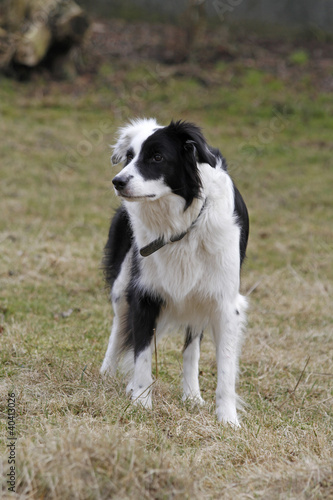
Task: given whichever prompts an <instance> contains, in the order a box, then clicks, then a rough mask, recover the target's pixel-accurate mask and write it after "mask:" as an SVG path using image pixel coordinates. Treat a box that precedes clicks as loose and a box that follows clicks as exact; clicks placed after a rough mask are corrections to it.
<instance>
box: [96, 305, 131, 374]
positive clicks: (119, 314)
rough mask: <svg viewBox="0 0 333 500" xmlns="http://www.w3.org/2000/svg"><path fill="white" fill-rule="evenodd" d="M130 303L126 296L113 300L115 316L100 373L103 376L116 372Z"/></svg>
mask: <svg viewBox="0 0 333 500" xmlns="http://www.w3.org/2000/svg"><path fill="white" fill-rule="evenodd" d="M127 310H128V304H127V301H126V299H125V297H121V298H117V300H114V301H113V311H114V318H113V324H112V328H111V334H110V338H109V343H108V347H107V350H106V353H105V356H104V360H103V364H102V367H101V369H100V373H101V375H103V376H110V377H113V376H115V374H116V371H117V366H118V361H119V356H120V354H121V351H122V348H123V335H122V333H123V328H124V324H123V323H124V322H125V320H124V318H125V317H126V314H127Z"/></svg>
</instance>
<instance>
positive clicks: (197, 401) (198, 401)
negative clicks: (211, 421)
mask: <svg viewBox="0 0 333 500" xmlns="http://www.w3.org/2000/svg"><path fill="white" fill-rule="evenodd" d="M182 400H183V401H184V402H185V401H188V402H189V403H191V404H192V405H193V406H204V405H205V404H206V401H205V400H204V399H202V397H201V396H200V394H196V395H193V394H184V395H183V397H182Z"/></svg>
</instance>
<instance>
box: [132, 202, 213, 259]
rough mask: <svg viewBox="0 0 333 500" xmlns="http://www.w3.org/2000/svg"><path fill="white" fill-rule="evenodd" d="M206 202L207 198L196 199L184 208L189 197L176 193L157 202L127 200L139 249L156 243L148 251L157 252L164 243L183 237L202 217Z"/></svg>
mask: <svg viewBox="0 0 333 500" xmlns="http://www.w3.org/2000/svg"><path fill="white" fill-rule="evenodd" d="M205 204H206V199H202V198H195V199H194V200H193V202H192V203H191V205H190V206H189V207H188V208H187V209H186V210H185V211H184V206H185V200H183V198H181V197H179V196H175V195H170V196H164V197H162V198H160V199H159V200H155V201H144V202H138V203H137V202H134V203H133V202H130V203H128V202H127V203H126V207H127V210H128V212H129V213H130V217H131V220H132V227H133V230H134V232H135V235H136V240H137V243H138V245H139V248H140V249H141V248H143V247H147V246H148V247H149V245H151V244H152V247H151V248H148V250H147V252H150V250H153V251H156V250H157V249H158V248H161V247H162V246H164V243H169V242H176V241H179V240H180V239H182V238H183V237H184V236H185V235H186V234H187V232H188V231H189V230H190V228H191V227H192V226H193V224H194V223H195V222H196V221H197V219H198V218H199V217H200V216H201V213H202V211H203V210H204V206H205ZM154 248H156V250H154ZM153 251H152V252H150V253H153ZM150 253H148V254H147V255H150Z"/></svg>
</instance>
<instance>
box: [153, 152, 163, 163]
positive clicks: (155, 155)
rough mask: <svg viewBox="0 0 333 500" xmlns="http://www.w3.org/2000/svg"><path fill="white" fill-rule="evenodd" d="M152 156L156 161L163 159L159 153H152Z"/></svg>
mask: <svg viewBox="0 0 333 500" xmlns="http://www.w3.org/2000/svg"><path fill="white" fill-rule="evenodd" d="M153 158H154V161H157V162H159V161H162V160H163V156H162V155H160V154H159V153H156V154H154V156H153Z"/></svg>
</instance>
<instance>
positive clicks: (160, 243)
mask: <svg viewBox="0 0 333 500" xmlns="http://www.w3.org/2000/svg"><path fill="white" fill-rule="evenodd" d="M206 202H207V199H205V200H204V202H203V204H202V206H201V209H200V212H199V214H198V217H197V218H196V219H195V220H194V221H193V222H192V224H191V225H190V226H189V227H188V228H187V229H186V230H185V231H182V232H181V233H180V234H175V235H173V236H171V237H170V239H169V240H165V239H164V238H163V237H159V238H156V239H155V240H153V241H152V242H151V243H149V244H148V245H145V246H144V247H142V248H140V255H141V256H142V257H148V256H149V255H151V254H152V253H155V252H157V250H159V249H160V248H162V247H164V246H165V245H168V244H170V243H176V242H177V241H180V240H182V239H183V238H184V236H186V235H187V234H188V233H189V232H190V231H191V229H192V228H193V227H194V225H195V224H196V222H197V220H198V219H199V217H200V216H201V214H202V212H203V210H204V208H205V206H206Z"/></svg>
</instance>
